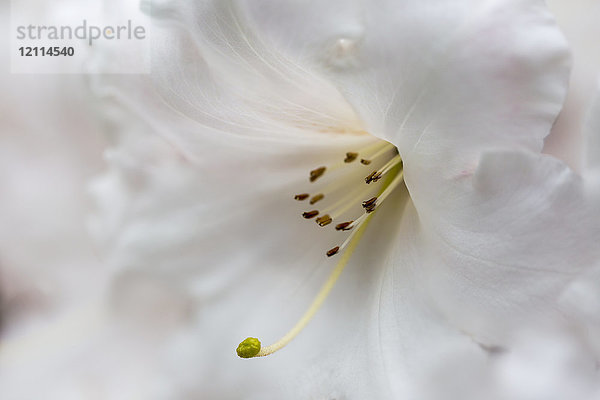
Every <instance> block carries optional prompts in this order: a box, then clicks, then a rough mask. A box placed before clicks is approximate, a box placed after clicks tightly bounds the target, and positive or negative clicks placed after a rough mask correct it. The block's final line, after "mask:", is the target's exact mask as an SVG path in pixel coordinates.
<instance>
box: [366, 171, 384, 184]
mask: <svg viewBox="0 0 600 400" xmlns="http://www.w3.org/2000/svg"><path fill="white" fill-rule="evenodd" d="M379 178H381V173H379V172H377V171H373V172H371V174H370V175H369V176H367V177H366V178H365V182H366V183H367V185H368V184H369V183H371V182H377V181H378V180H379Z"/></svg>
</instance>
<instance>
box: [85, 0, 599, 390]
mask: <svg viewBox="0 0 600 400" xmlns="http://www.w3.org/2000/svg"><path fill="white" fill-rule="evenodd" d="M153 10H154V13H155V14H156V15H157V16H158V17H160V18H161V19H160V21H159V25H158V26H155V27H154V32H153V34H154V35H153V41H154V43H155V45H156V48H155V51H156V54H155V58H154V60H155V65H154V72H153V75H152V76H151V77H132V76H110V77H105V78H103V79H100V80H99V81H97V82H96V86H95V87H96V90H97V93H98V94H100V95H103V96H105V98H106V99H107V100H108V101H111V102H112V101H114V102H113V103H112V104H113V105H112V106H111V107H110V108H108V113H109V114H110V119H111V120H112V122H113V124H114V125H113V126H114V128H115V129H116V130H118V135H115V137H114V140H115V143H114V145H113V147H112V149H111V150H109V151H108V152H107V160H108V162H109V171H108V172H107V174H106V175H105V176H104V177H103V178H102V179H100V180H99V181H98V182H97V184H96V186H95V193H96V194H97V196H98V201H99V205H100V207H101V208H102V210H103V211H104V213H103V214H102V216H101V217H100V218H98V219H97V220H96V221H95V224H94V230H95V232H96V233H97V234H98V236H100V237H101V238H103V242H104V244H105V246H106V247H107V249H108V254H109V256H110V261H111V263H112V264H113V265H114V266H115V267H117V268H119V271H120V276H119V277H118V278H117V279H116V282H115V285H114V287H115V288H114V293H113V294H114V296H113V299H112V300H113V303H114V304H116V306H117V307H116V311H117V312H118V313H120V315H123V316H125V319H126V320H130V319H135V320H136V321H137V325H138V326H141V329H142V330H141V331H140V332H144V333H147V332H148V331H150V332H152V333H153V334H155V335H157V336H160V337H162V336H161V335H164V337H165V340H164V341H160V340H158V341H154V340H152V341H150V342H151V344H152V345H155V346H156V347H157V349H153V351H152V352H151V354H152V356H146V357H144V358H143V359H144V360H147V359H150V361H148V362H147V363H145V364H144V366H145V367H148V368H149V369H150V370H152V371H153V372H155V373H154V374H149V375H145V374H142V372H145V369H143V370H142V372H140V374H141V375H142V376H143V378H144V379H140V378H139V376H138V375H136V374H135V373H132V372H128V368H125V367H123V365H120V364H118V363H116V362H115V364H117V365H116V367H120V368H122V369H123V370H122V371H121V370H120V372H121V373H120V374H118V376H119V377H127V376H131V377H132V378H131V380H129V381H128V382H129V383H130V387H129V388H131V387H133V386H135V385H132V384H131V382H135V379H140V381H142V382H150V381H151V382H152V385H149V386H148V387H144V388H143V389H142V390H141V391H142V393H144V395H145V397H146V398H151V397H157V398H161V397H163V398H164V397H166V398H169V397H170V398H173V397H175V398H177V397H179V398H181V397H184V398H190V397H191V398H194V397H199V398H240V397H243V398H260V399H264V398H303V399H304V398H328V399H329V398H351V399H354V398H356V399H364V398H376V399H379V398H397V397H401V396H403V395H406V394H407V393H410V391H411V390H412V389H413V388H412V387H411V386H412V384H413V383H414V382H415V381H416V378H417V377H419V376H420V374H421V373H422V372H423V371H428V370H430V369H431V368H432V366H433V365H436V364H438V363H442V362H443V361H444V360H445V359H447V358H448V357H450V351H449V349H452V351H454V349H457V348H458V349H460V350H461V351H462V352H464V353H466V354H468V355H469V357H472V358H476V359H478V360H481V361H482V362H485V360H486V358H487V357H488V353H489V352H493V351H492V350H494V349H499V348H501V349H504V348H507V347H509V346H510V343H512V340H511V339H512V338H513V336H514V335H515V334H516V333H517V332H518V331H519V330H520V329H521V328H523V327H525V326H540V325H541V326H544V324H546V323H550V322H553V321H555V320H556V319H559V318H562V315H561V314H560V311H559V309H558V304H557V299H558V296H559V294H560V293H561V291H562V289H563V288H564V287H565V286H566V285H567V284H568V283H569V281H570V280H572V279H573V278H574V277H575V276H576V275H577V274H578V273H579V272H580V271H582V270H585V269H587V268H588V267H590V266H591V265H593V264H594V263H595V262H597V260H598V249H597V248H596V247H595V244H596V243H597V241H598V239H599V238H598V236H599V232H598V221H597V219H596V216H597V214H596V213H594V209H593V204H592V199H591V198H590V196H589V195H588V194H587V193H586V192H585V189H584V185H583V184H582V181H581V179H580V177H579V176H578V175H576V174H575V173H574V172H572V171H571V170H569V169H568V168H567V167H566V166H565V165H564V164H563V163H562V162H560V161H558V160H556V159H554V158H552V157H550V156H545V155H541V154H539V152H540V150H541V148H542V144H543V139H544V137H545V136H546V135H547V134H548V132H549V131H550V128H551V126H552V123H553V121H554V119H555V118H556V116H557V114H558V112H559V110H560V108H561V104H562V101H563V98H564V95H565V91H566V78H567V72H568V67H567V65H568V61H567V59H568V56H567V49H566V44H565V42H564V40H563V38H562V36H561V35H560V33H559V32H558V31H557V29H556V27H555V25H554V23H553V21H552V18H551V17H550V16H549V14H548V12H547V11H546V9H545V8H544V6H543V4H542V3H541V2H538V1H533V0H518V1H517V0H513V1H487V2H480V1H474V0H473V1H468V0H461V1H453V2H443V1H433V0H431V1H420V2H416V1H412V2H381V3H378V4H377V5H373V4H371V3H366V2H365V3H350V2H314V3H310V4H305V3H297V2H281V3H279V2H278V3H269V2H252V3H250V2H249V3H243V2H232V1H214V2H192V1H186V2H178V3H168V2H165V3H164V4H162V5H161V4H157V5H154V9H153ZM382 140H386V141H387V142H384V141H382ZM388 143H391V144H388ZM370 146H374V147H370ZM395 148H397V151H398V153H399V155H400V156H401V159H402V164H400V163H398V162H397V161H399V159H398V158H394V154H395ZM380 150H386V151H387V152H385V151H384V152H383V153H382V154H381V157H379V158H377V159H375V154H377V153H379V152H380ZM348 152H349V153H358V156H357V157H356V159H355V160H354V161H353V162H351V163H344V161H343V160H344V158H353V155H350V156H348V155H346V153H348ZM360 158H365V159H368V160H371V161H372V163H371V164H370V165H369V166H364V165H361V164H359V163H360ZM386 161H392V164H390V165H393V166H394V168H393V169H391V170H390V171H389V173H388V174H387V175H386V176H384V177H382V178H381V179H380V181H379V182H378V183H375V184H371V185H367V184H366V183H364V178H365V177H366V176H369V175H370V173H371V171H372V169H369V168H371V167H372V166H377V168H378V169H379V168H380V167H381V166H382V165H383V164H384V162H386ZM334 165H335V166H336V167H337V170H336V171H332V169H333V168H331V167H332V166H334ZM400 165H402V168H403V170H402V172H400V170H399V168H400ZM320 166H326V167H327V168H328V169H327V170H326V171H325V173H324V174H323V175H322V176H320V177H319V178H318V179H316V180H315V182H312V183H311V182H309V181H308V179H307V178H308V174H309V171H319V170H318V169H315V168H317V167H320ZM332 172H333V173H332ZM319 174H320V173H317V172H315V173H313V176H316V175H319ZM388 177H391V179H387V178H388ZM400 177H402V178H403V180H401V179H400ZM396 178H398V179H396ZM404 182H405V183H404ZM329 184H331V185H333V186H335V185H336V184H340V185H341V187H340V189H339V190H338V191H334V190H333V189H332V188H331V187H328V185H329ZM396 184H397V185H396ZM374 185H379V186H374ZM372 186H373V187H374V188H373V189H371V187H372ZM386 188H390V190H389V191H387V192H386ZM391 189H393V190H391ZM369 190H371V191H372V192H373V193H370V192H369ZM303 193H310V194H311V196H312V195H315V194H318V193H323V194H324V195H325V198H324V199H322V200H321V201H320V202H318V203H316V204H315V206H317V205H318V206H319V209H320V214H319V215H320V216H323V214H324V210H323V208H322V207H330V206H333V205H335V204H336V203H337V202H338V201H339V202H340V203H339V205H337V206H336V207H332V210H331V211H332V212H328V214H329V215H330V216H332V217H334V218H333V219H334V221H333V222H332V223H330V224H328V225H326V226H324V227H319V226H317V225H316V224H315V223H314V222H312V221H305V220H303V219H302V218H301V217H300V214H301V213H302V211H310V209H307V208H302V207H301V206H303V205H304V204H305V203H298V202H296V201H294V200H293V197H294V195H297V194H303ZM344 193H350V194H352V193H355V194H356V199H353V200H352V201H350V200H348V199H344V196H343V194H344ZM384 193H385V194H384ZM388 194H389V196H388ZM373 196H378V199H377V202H376V204H377V207H379V206H381V207H380V208H378V209H377V211H376V212H374V213H369V214H363V213H364V210H363V208H362V207H361V205H360V204H361V201H364V200H368V199H369V198H370V197H373ZM384 196H387V197H386V199H385V202H382V197H384ZM301 197H302V196H301ZM305 201H309V200H305ZM327 202H329V203H327ZM321 205H322V206H321ZM346 206H349V207H350V208H349V209H348V210H343V212H342V209H344V208H345V207H346ZM352 207H353V208H352ZM365 208H366V209H370V208H371V204H370V203H367V204H366V206H365ZM336 211H339V212H340V214H341V215H340V216H339V218H337V217H338V216H337V215H335V212H336ZM361 215H367V217H363V220H362V221H365V222H366V221H367V218H369V216H372V220H371V221H370V222H369V224H368V226H367V224H366V223H365V224H364V225H362V226H361V227H359V226H355V227H354V230H352V231H349V232H348V231H341V232H338V231H336V230H335V229H334V226H335V225H337V224H338V223H341V222H347V221H349V220H351V219H352V220H354V221H357V220H358V218H360V216H361ZM326 221H327V219H324V220H321V222H322V223H323V224H324V223H325V222H326ZM361 228H364V231H363V230H362V229H361ZM355 232H364V236H363V237H362V239H360V240H358V239H359V236H360V235H359V234H356V235H355V236H348V235H352V234H353V233H355ZM348 237H350V240H349V241H348V245H347V247H346V248H341V249H340V250H339V254H337V255H335V257H331V258H328V257H326V256H325V254H324V253H325V252H326V251H327V250H329V249H332V248H334V247H335V246H339V245H341V244H342V243H344V241H345V240H346V239H347V238H348ZM354 246H356V251H355V252H354V253H353V254H352V255H351V257H350V259H349V261H348V263H347V265H345V262H346V261H347V259H346V258H345V257H346V256H347V255H350V252H351V250H352V248H353V247H354ZM341 247H343V246H341ZM339 260H342V261H339ZM336 264H337V267H336ZM344 267H345V270H344V272H343V273H342V274H341V276H340V277H339V280H338V281H337V283H336V287H335V288H334V289H333V290H332V291H331V293H330V294H329V296H328V297H327V298H326V299H324V302H323V304H322V306H321V308H320V309H319V310H318V312H317V313H310V314H309V316H312V315H314V316H315V318H314V320H313V321H312V322H311V324H310V325H309V326H308V327H307V328H306V329H304V330H303V331H302V333H301V334H300V335H298V336H297V337H296V338H295V339H294V341H292V342H291V344H289V345H288V346H287V347H286V348H285V349H284V350H282V351H281V352H279V353H278V354H275V355H273V356H271V357H267V358H265V359H259V360H240V359H238V358H237V356H236V355H235V353H234V351H233V350H234V348H235V346H236V345H237V342H238V341H239V340H240V339H243V337H245V336H247V335H257V336H259V337H260V338H261V340H263V341H264V342H269V343H271V342H276V341H277V339H278V338H279V337H280V336H281V335H282V334H284V333H285V332H286V331H287V329H288V328H290V327H292V326H294V324H295V323H296V321H297V320H299V319H300V318H301V316H302V314H303V312H304V309H306V308H307V307H308V305H309V304H310V303H311V301H312V298H313V297H314V296H315V295H316V293H317V292H318V290H319V289H318V288H319V287H320V286H321V285H323V283H324V282H325V281H326V280H327V277H328V275H329V274H330V273H331V272H332V270H336V271H338V272H341V269H342V268H344ZM334 281H335V279H334V280H332V282H334ZM138 293H139V295H138ZM148 293H150V294H148ZM148 298H154V299H159V300H162V301H159V302H158V303H155V302H149V301H147V299H148ZM163 304H166V305H167V306H166V307H165V308H162V305H163ZM159 307H160V308H159ZM160 310H176V311H177V313H176V315H175V316H172V317H171V318H169V323H168V324H164V323H163V322H164V319H165V318H166V317H167V316H170V314H171V312H167V311H160ZM140 316H141V317H142V318H140ZM132 317H135V318H132ZM165 325H167V326H165ZM159 328H160V329H159ZM165 331H167V332H169V334H164V332H165ZM108 338H109V339H112V338H113V336H112V335H108ZM109 342H110V340H109ZM103 343H104V342H103ZM127 343H129V342H127ZM125 348H126V347H125ZM114 349H116V352H118V353H121V352H123V351H124V350H123V346H122V344H118V343H117V344H116V345H115V346H114ZM106 354H107V353H106V352H104V353H103V354H102V355H103V359H108V360H111V358H110V357H109V356H108V355H106ZM129 356H130V355H127V356H125V358H126V359H129ZM132 357H133V356H132ZM108 364H110V362H108ZM154 364H156V365H159V367H157V368H156V371H158V372H156V371H155V370H153V369H152V366H153V365H154ZM124 365H129V364H128V363H125V364H124ZM113 376H116V374H115V375H113ZM148 376H151V377H160V378H159V379H163V380H164V385H161V383H163V382H162V381H161V382H159V383H157V382H155V381H154V380H151V379H148V378H147V377H148ZM155 387H158V389H156V392H154V391H153V390H154V388H155ZM159 389H160V390H159Z"/></svg>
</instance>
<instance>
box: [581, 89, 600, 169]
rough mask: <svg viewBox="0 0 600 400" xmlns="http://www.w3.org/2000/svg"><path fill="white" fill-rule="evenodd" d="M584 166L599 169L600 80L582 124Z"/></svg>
mask: <svg viewBox="0 0 600 400" xmlns="http://www.w3.org/2000/svg"><path fill="white" fill-rule="evenodd" d="M584 134H585V137H584V140H585V144H586V146H585V149H586V157H585V167H586V168H587V169H588V170H595V171H598V170H599V169H600V81H599V82H598V83H597V84H596V93H595V96H594V98H593V102H592V105H591V107H590V108H589V109H588V110H587V120H586V122H585V126H584Z"/></svg>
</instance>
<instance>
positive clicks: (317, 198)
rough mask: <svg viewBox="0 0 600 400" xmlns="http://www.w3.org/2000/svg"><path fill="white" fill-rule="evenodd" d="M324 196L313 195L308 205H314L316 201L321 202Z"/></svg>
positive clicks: (320, 194) (321, 194)
mask: <svg viewBox="0 0 600 400" xmlns="http://www.w3.org/2000/svg"><path fill="white" fill-rule="evenodd" d="M323 197H325V195H324V194H323V193H319V194H315V195H314V196H313V197H312V199H310V204H315V203H316V202H317V201H319V200H322V199H323Z"/></svg>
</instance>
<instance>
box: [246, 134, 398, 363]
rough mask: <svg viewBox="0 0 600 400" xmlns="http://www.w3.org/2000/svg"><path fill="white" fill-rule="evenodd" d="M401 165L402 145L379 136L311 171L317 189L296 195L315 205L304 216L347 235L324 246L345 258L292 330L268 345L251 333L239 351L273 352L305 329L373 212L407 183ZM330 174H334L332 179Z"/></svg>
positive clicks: (248, 355) (251, 353)
mask: <svg viewBox="0 0 600 400" xmlns="http://www.w3.org/2000/svg"><path fill="white" fill-rule="evenodd" d="M402 167H403V165H402V158H401V157H400V155H399V153H398V149H397V148H396V147H395V146H394V145H392V144H390V143H388V142H386V141H384V140H379V139H376V140H375V141H374V142H371V143H370V144H368V145H366V146H363V147H362V148H360V149H359V150H357V151H349V152H346V153H345V155H343V156H342V157H340V159H339V160H338V161H337V162H334V163H333V164H331V165H329V166H321V167H318V168H315V169H313V170H311V171H310V173H309V181H310V184H311V185H313V186H314V187H315V189H314V190H312V191H311V192H310V193H308V192H306V193H300V194H296V195H295V196H294V199H295V200H296V201H298V202H302V203H308V205H310V206H311V207H307V208H310V209H309V210H307V211H304V212H303V213H302V217H303V218H305V219H307V220H314V221H315V222H316V223H317V225H319V226H320V227H322V228H327V227H329V226H332V227H334V229H335V230H336V231H338V232H340V234H344V235H345V237H344V238H343V241H342V240H340V242H341V244H339V245H337V246H335V247H333V248H331V249H329V250H328V251H326V252H325V254H326V255H327V257H333V256H335V255H336V254H338V253H341V258H340V259H339V261H338V263H337V265H336V267H335V268H334V270H333V271H332V272H331V274H330V275H329V278H328V279H327V281H326V282H325V284H324V285H323V286H322V287H321V290H320V291H319V293H318V294H317V296H316V297H315V299H314V300H313V302H312V304H311V305H310V306H309V308H308V309H307V310H306V312H305V313H304V315H303V316H302V317H301V318H300V320H298V322H297V323H296V325H294V327H293V328H292V329H291V330H290V331H289V332H288V333H286V334H285V335H284V336H283V337H282V338H281V339H280V340H278V341H277V342H276V343H274V344H272V345H269V346H265V347H262V346H261V342H260V341H259V340H258V339H257V338H252V337H249V338H246V339H245V340H244V341H242V342H241V343H240V344H239V346H238V348H237V354H238V356H240V357H242V358H253V357H263V356H267V355H269V354H273V353H274V352H276V351H278V350H280V349H282V348H283V347H285V346H286V345H287V344H288V343H289V342H291V341H292V339H294V337H296V336H297V335H298V334H299V333H300V332H301V331H302V329H304V327H305V326H306V325H307V324H308V322H309V321H310V320H311V319H312V317H313V316H314V315H315V314H316V312H317V311H318V310H319V308H320V307H321V305H322V304H323V302H324V301H325V299H326V298H327V296H328V295H329V293H330V292H331V289H333V286H334V285H335V283H336V281H337V279H338V278H339V276H340V275H341V273H342V272H343V270H344V268H345V267H346V265H347V264H348V261H349V260H350V257H351V256H352V253H353V252H354V249H355V248H356V246H357V245H358V243H359V241H360V239H361V237H362V235H363V233H364V231H365V229H366V227H367V225H368V224H369V222H370V220H371V218H372V216H373V213H374V212H375V211H377V210H378V209H379V207H381V206H382V204H383V202H384V201H385V199H386V198H387V197H388V196H389V195H390V194H391V193H392V192H393V191H394V190H395V189H396V188H397V187H398V186H400V185H401V184H403V183H404V173H403V168H402ZM329 175H332V177H331V179H329V180H328V179H327V177H328V176H329ZM319 206H322V207H319Z"/></svg>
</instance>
